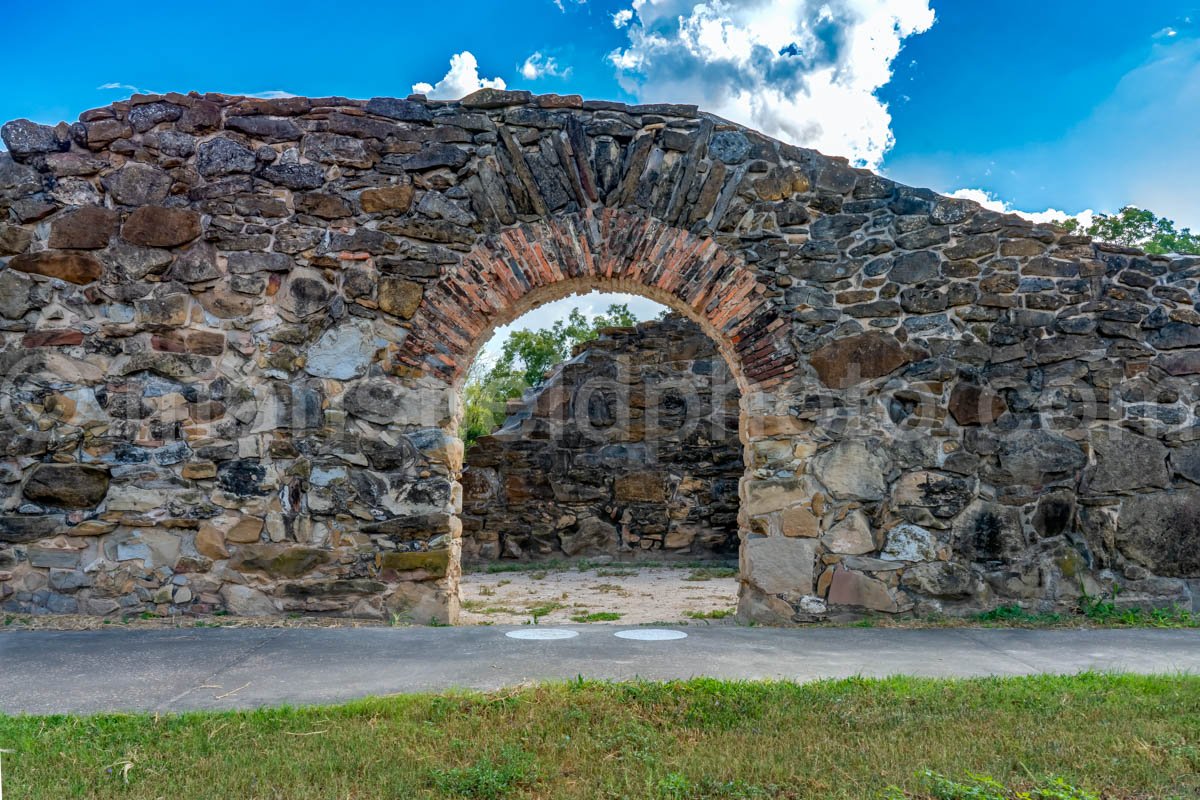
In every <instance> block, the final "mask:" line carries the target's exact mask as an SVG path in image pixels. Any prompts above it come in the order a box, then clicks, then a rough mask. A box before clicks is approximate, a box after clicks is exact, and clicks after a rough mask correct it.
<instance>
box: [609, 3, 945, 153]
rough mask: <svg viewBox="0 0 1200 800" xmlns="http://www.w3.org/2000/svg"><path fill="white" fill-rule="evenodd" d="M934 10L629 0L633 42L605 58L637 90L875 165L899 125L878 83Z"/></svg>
mask: <svg viewBox="0 0 1200 800" xmlns="http://www.w3.org/2000/svg"><path fill="white" fill-rule="evenodd" d="M626 12H628V13H626ZM635 13H636V17H635V16H634V15H635ZM933 22H934V13H933V10H932V9H931V8H930V7H929V0H709V2H706V3H696V2H695V0H632V7H631V8H629V9H626V10H625V11H621V12H618V13H617V14H615V15H614V16H613V24H614V25H616V26H617V27H618V28H621V27H624V28H625V29H626V31H627V35H628V37H629V45H628V47H625V48H618V49H617V50H614V51H613V52H612V53H611V54H610V55H609V59H610V60H611V61H612V63H613V64H614V65H615V66H616V67H617V71H618V79H619V80H620V82H621V85H622V86H623V87H624V88H625V89H626V90H627V91H629V92H630V93H632V94H633V95H634V96H636V97H637V98H638V99H640V100H643V101H650V102H654V101H669V102H677V103H678V102H692V103H696V104H698V105H700V106H701V107H702V108H704V109H705V110H707V111H711V112H713V113H715V114H718V115H720V116H722V117H726V118H728V119H730V120H733V121H736V122H740V123H742V124H745V125H748V126H750V127H753V128H756V129H758V130H760V131H762V132H764V133H767V134H770V135H772V136H776V137H778V138H780V139H783V140H785V141H789V142H793V143H795V144H799V145H804V146H807V147H814V148H816V149H818V150H821V151H822V152H825V153H828V154H830V155H842V156H847V157H849V158H850V159H851V160H852V161H853V162H854V163H856V164H859V165H862V166H867V167H878V166H879V163H880V161H881V160H882V158H883V154H884V153H885V152H887V150H888V149H889V148H890V147H891V146H892V143H893V136H892V131H891V122H892V119H891V115H890V114H889V113H888V109H887V105H886V104H884V103H883V102H882V101H880V100H879V98H878V97H876V96H875V92H876V91H877V90H878V89H879V88H880V87H882V86H884V85H885V84H886V83H887V82H888V81H889V80H891V77H892V62H893V60H894V59H895V58H896V56H897V54H898V53H899V52H900V47H901V45H902V43H903V41H904V40H905V39H906V38H908V37H909V36H912V35H914V34H917V33H921V32H923V31H926V30H928V29H929V28H930V26H932V25H933Z"/></svg>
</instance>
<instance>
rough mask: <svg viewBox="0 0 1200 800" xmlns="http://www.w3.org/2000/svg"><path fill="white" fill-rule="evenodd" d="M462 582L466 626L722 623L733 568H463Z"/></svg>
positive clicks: (730, 600)
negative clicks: (589, 623) (469, 570)
mask: <svg viewBox="0 0 1200 800" xmlns="http://www.w3.org/2000/svg"><path fill="white" fill-rule="evenodd" d="M461 585H462V615H461V617H460V622H461V624H463V625H486V624H494V625H519V624H522V623H528V622H530V621H532V620H533V618H534V617H537V622H538V624H540V625H551V624H555V623H557V624H564V623H571V622H619V623H623V624H628V625H641V624H646V623H656V622H658V623H694V622H700V621H710V622H711V621H719V620H722V619H728V618H730V617H731V616H732V613H733V610H734V608H735V607H736V606H737V586H738V584H737V576H736V570H733V569H725V568H711V567H703V568H698V569H689V568H680V567H629V566H621V565H612V566H610V567H597V568H594V569H586V570H575V569H566V570H548V571H524V570H523V571H520V572H498V573H488V572H468V573H467V574H465V575H464V576H463V579H462V584H461Z"/></svg>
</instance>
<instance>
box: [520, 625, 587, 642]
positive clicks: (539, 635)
mask: <svg viewBox="0 0 1200 800" xmlns="http://www.w3.org/2000/svg"><path fill="white" fill-rule="evenodd" d="M504 635H505V636H507V637H508V638H510V639H533V640H535V641H542V642H545V641H550V640H552V639H574V638H575V637H576V636H578V635H579V631H569V630H567V629H566V628H530V629H528V630H519V631H509V632H508V633H506V634H504Z"/></svg>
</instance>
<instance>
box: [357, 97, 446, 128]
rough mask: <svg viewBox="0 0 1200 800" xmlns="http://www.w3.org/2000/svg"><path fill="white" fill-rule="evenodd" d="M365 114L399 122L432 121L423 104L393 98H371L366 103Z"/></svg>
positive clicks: (431, 116)
mask: <svg viewBox="0 0 1200 800" xmlns="http://www.w3.org/2000/svg"><path fill="white" fill-rule="evenodd" d="M367 113H368V114H377V115H379V116H381V117H387V118H389V119H398V120H400V121H401V122H429V121H430V120H432V119H433V115H431V114H430V113H429V109H428V108H427V107H426V106H425V104H424V103H418V102H415V101H413V100H400V99H397V98H395V97H372V98H371V99H370V100H369V101H367Z"/></svg>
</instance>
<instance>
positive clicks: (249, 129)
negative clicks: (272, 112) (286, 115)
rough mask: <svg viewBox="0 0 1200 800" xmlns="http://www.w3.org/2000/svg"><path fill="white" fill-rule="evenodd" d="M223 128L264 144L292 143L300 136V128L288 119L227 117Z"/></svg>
mask: <svg viewBox="0 0 1200 800" xmlns="http://www.w3.org/2000/svg"><path fill="white" fill-rule="evenodd" d="M225 127H226V128H229V129H231V130H235V131H240V132H242V133H244V134H246V135H248V136H253V137H254V138H255V139H261V140H262V141H264V142H294V141H297V140H299V138H300V136H301V131H300V128H299V127H298V126H297V125H296V123H295V122H292V121H291V120H290V119H277V118H275V117H260V116H253V117H239V116H233V117H228V118H226V120H225Z"/></svg>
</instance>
